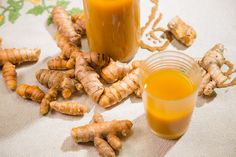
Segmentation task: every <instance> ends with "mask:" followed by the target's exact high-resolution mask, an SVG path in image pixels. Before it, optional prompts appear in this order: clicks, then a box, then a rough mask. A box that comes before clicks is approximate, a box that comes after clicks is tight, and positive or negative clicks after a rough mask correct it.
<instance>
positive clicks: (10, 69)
mask: <svg viewBox="0 0 236 157" xmlns="http://www.w3.org/2000/svg"><path fill="white" fill-rule="evenodd" d="M2 73H3V74H2V75H3V79H4V81H5V83H6V85H7V87H8V88H9V89H10V90H15V89H16V87H17V82H16V75H17V74H16V68H15V65H13V64H11V63H10V62H6V63H5V64H4V65H3V68H2Z"/></svg>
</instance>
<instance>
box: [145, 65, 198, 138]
mask: <svg viewBox="0 0 236 157" xmlns="http://www.w3.org/2000/svg"><path fill="white" fill-rule="evenodd" d="M145 91H146V96H145V99H146V100H144V101H145V103H146V116H147V120H148V123H149V125H150V127H151V129H152V131H153V132H155V133H156V134H157V135H159V136H161V137H164V138H168V139H176V138H178V137H180V136H181V135H183V134H184V133H185V131H186V130H187V127H188V124H189V122H190V119H191V115H192V112H193V108H194V105H195V103H196V96H195V97H194V96H193V92H194V91H195V87H194V85H193V84H192V82H191V80H190V78H188V77H187V76H186V75H185V74H183V73H181V72H179V71H177V70H172V69H162V70H159V71H156V72H154V73H152V74H150V76H148V77H147V79H146V80H145ZM147 93H148V94H147Z"/></svg>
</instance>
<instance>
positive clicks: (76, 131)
mask: <svg viewBox="0 0 236 157" xmlns="http://www.w3.org/2000/svg"><path fill="white" fill-rule="evenodd" d="M93 120H94V123H92V124H87V125H84V126H81V127H77V128H73V129H72V130H71V136H72V137H73V138H74V140H75V142H77V143H83V142H89V141H93V142H94V146H95V147H96V149H97V151H98V152H99V154H100V155H101V156H103V157H107V156H111V157H114V156H116V155H115V151H114V150H117V151H118V150H119V149H120V148H121V141H120V139H119V138H118V136H121V135H122V136H127V135H128V133H129V132H130V130H131V128H132V125H133V124H132V122H131V121H129V120H119V121H118V120H113V121H111V122H104V121H103V118H102V116H101V115H99V114H96V115H95V116H94V117H93ZM104 139H106V140H107V141H106V140H104Z"/></svg>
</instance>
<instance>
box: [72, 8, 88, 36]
mask: <svg viewBox="0 0 236 157" xmlns="http://www.w3.org/2000/svg"><path fill="white" fill-rule="evenodd" d="M72 21H73V22H74V28H75V31H76V32H77V33H78V34H80V35H81V37H85V36H86V21H85V14H84V12H82V13H78V14H76V15H74V16H72Z"/></svg>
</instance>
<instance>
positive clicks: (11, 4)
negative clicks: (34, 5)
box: [0, 0, 24, 26]
mask: <svg viewBox="0 0 236 157" xmlns="http://www.w3.org/2000/svg"><path fill="white" fill-rule="evenodd" d="M7 4H8V6H6V7H4V6H0V9H1V10H2V12H1V14H0V16H1V20H0V26H2V25H3V24H4V23H5V21H6V14H7V13H8V21H9V22H11V23H15V21H16V20H17V19H18V18H19V17H20V15H21V14H20V10H21V9H22V8H23V6H24V0H18V1H16V0H7Z"/></svg>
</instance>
